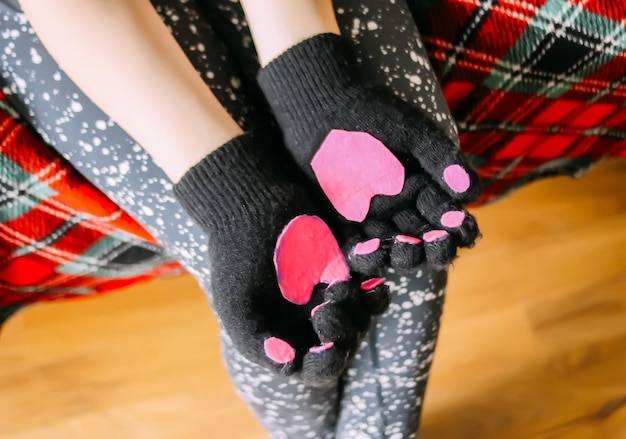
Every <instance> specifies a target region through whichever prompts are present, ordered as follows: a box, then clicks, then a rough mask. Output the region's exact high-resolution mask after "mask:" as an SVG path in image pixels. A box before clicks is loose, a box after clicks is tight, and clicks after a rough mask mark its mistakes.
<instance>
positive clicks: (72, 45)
mask: <svg viewBox="0 0 626 439" xmlns="http://www.w3.org/2000/svg"><path fill="white" fill-rule="evenodd" d="M20 2H21V5H22V7H23V9H24V12H25V13H26V15H27V17H28V19H29V20H30V22H31V24H32V26H33V28H34V29H35V31H36V32H37V35H38V36H39V38H40V39H41V40H42V42H43V44H44V45H45V46H46V48H47V49H48V51H49V52H50V53H51V55H52V56H53V57H54V58H55V60H56V61H57V62H58V63H59V65H60V66H61V68H62V69H63V70H64V71H65V72H66V73H67V74H68V75H69V76H70V77H71V78H72V80H73V81H74V82H75V83H76V84H77V85H78V86H79V87H80V88H81V89H82V90H83V91H84V93H85V94H87V96H89V98H90V99H92V100H93V101H94V102H95V103H96V105H98V106H99V107H100V108H101V109H102V110H103V111H104V112H105V113H107V114H108V115H109V116H110V117H111V118H112V119H113V120H115V121H116V122H117V123H118V124H119V125H120V126H121V127H122V128H124V129H125V130H126V131H127V132H128V133H129V134H130V135H131V136H132V137H133V138H134V139H135V140H136V141H137V142H138V143H139V144H141V145H142V146H143V147H144V148H145V149H146V150H147V151H148V152H149V153H150V154H151V155H152V157H153V158H154V160H155V162H156V163H157V164H158V165H159V166H160V167H161V168H162V169H163V170H164V171H165V173H166V174H167V175H168V176H169V177H170V178H171V179H172V180H173V181H174V182H177V181H178V180H179V179H180V177H181V176H182V175H183V174H184V172H185V171H186V170H187V169H189V168H190V167H191V166H193V165H195V164H196V163H197V162H199V161H200V160H201V159H202V158H203V157H204V156H205V155H207V154H208V153H210V152H211V151H213V150H215V149H216V148H218V147H219V146H220V145H222V144H223V143H225V142H226V141H228V140H230V139H232V138H233V137H235V136H236V135H238V134H240V133H241V130H240V128H239V126H238V125H237V124H236V123H235V122H234V121H233V120H232V118H231V117H230V116H229V114H228V113H227V112H226V110H225V109H224V108H223V107H222V106H221V105H220V103H219V102H218V101H217V99H216V98H215V96H214V95H213V94H212V92H211V91H210V89H209V88H208V87H207V86H206V84H205V83H204V82H203V81H202V79H201V78H200V76H199V75H198V73H197V72H196V71H195V70H194V68H193V66H192V65H191V63H190V62H189V61H188V60H187V58H186V56H185V54H184V53H183V51H182V50H181V48H180V47H179V46H178V44H177V43H176V40H175V39H174V38H173V37H172V36H171V34H170V32H169V30H168V29H167V27H166V26H165V25H164V24H163V22H162V21H161V19H160V17H159V16H158V14H157V13H156V11H155V10H154V8H153V7H152V5H151V4H150V2H149V1H148V0H54V1H50V0H20Z"/></svg>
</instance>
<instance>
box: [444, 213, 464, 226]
mask: <svg viewBox="0 0 626 439" xmlns="http://www.w3.org/2000/svg"><path fill="white" fill-rule="evenodd" d="M463 221H465V212H462V211H460V210H452V211H450V212H446V213H444V214H443V215H441V225H442V226H444V227H448V228H450V229H453V228H456V227H461V225H463Z"/></svg>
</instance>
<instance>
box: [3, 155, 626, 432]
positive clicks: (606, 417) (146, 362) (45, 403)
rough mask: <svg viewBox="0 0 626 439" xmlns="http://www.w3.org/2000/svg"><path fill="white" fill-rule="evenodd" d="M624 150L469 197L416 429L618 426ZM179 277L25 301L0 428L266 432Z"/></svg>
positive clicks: (625, 393) (623, 375)
mask: <svg viewBox="0 0 626 439" xmlns="http://www.w3.org/2000/svg"><path fill="white" fill-rule="evenodd" d="M625 177H626V161H621V162H612V163H608V164H605V165H603V166H601V167H599V168H598V169H596V170H594V171H593V172H592V173H590V174H589V175H588V176H586V177H585V178H584V179H582V180H580V181H572V180H569V179H555V180H552V181H549V182H541V183H538V184H535V185H532V186H531V187H529V188H527V189H525V190H523V191H521V192H519V193H517V194H515V195H514V196H511V197H509V198H507V199H506V200H504V201H502V202H500V203H498V204H495V205H493V206H489V207H487V208H483V209H479V210H477V211H476V212H475V213H476V215H477V217H478V218H479V220H480V224H481V228H482V230H483V233H484V235H485V237H484V238H483V240H482V241H481V242H480V243H479V245H478V246H477V247H476V248H475V249H474V250H472V251H469V252H466V253H463V255H462V257H461V258H460V259H459V260H458V262H457V263H456V266H455V267H454V269H453V270H452V273H451V276H450V288H449V293H448V303H447V308H446V312H445V315H444V322H443V329H442V333H441V337H440V341H439V346H438V351H437V355H436V357H435V362H434V369H433V373H432V378H431V381H430V385H429V389H428V394H427V397H426V401H425V411H424V419H423V428H422V437H423V438H425V439H457V438H459V439H466V438H470V439H482V438H499V439H509V438H541V439H560V438H563V439H564V438H568V439H587V438H610V439H617V438H622V439H623V438H626V178H625ZM266 437H267V436H266V435H265V434H264V433H263V431H262V430H261V428H260V427H259V426H258V425H257V423H256V422H255V420H254V419H253V417H252V415H251V414H250V413H249V412H248V411H247V409H246V408H245V406H244V405H243V403H241V402H240V401H239V400H238V398H237V396H236V395H235V393H234V392H233V389H232V388H231V386H230V384H229V382H228V380H227V378H226V375H225V373H224V371H223V369H222V366H221V363H220V359H219V354H218V345H217V341H216V326H215V323H214V321H213V319H212V316H211V314H210V311H209V309H208V308H207V306H206V304H205V301H204V298H203V296H202V293H201V292H200V290H199V289H198V288H197V287H196V285H195V283H194V281H193V280H192V279H190V278H189V277H183V278H178V279H173V280H168V281H162V282H155V283H150V284H146V285H142V286H140V287H136V288H131V289H129V290H127V291H124V292H121V293H118V294H113V295H110V296H108V297H104V298H101V299H97V300H87V301H81V302H75V303H62V304H55V305H48V306H41V307H37V308H33V309H31V310H28V311H26V312H23V313H22V314H20V315H18V316H17V317H16V318H14V319H13V320H11V321H10V322H9V324H8V326H7V327H6V328H5V331H4V333H3V334H2V340H1V343H0V438H2V439H30V438H37V439H39V438H45V439H49V438H50V439H53V438H62V439H66V438H80V439H83V438H87V439H92V438H94V439H95V438H107V439H108V438H116V439H127V438H151V439H164V438H176V439H186V438H190V439H191V438H193V439H197V438H229V439H230V438H234V439H238V438H245V439H252V438H266Z"/></svg>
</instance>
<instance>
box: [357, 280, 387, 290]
mask: <svg viewBox="0 0 626 439" xmlns="http://www.w3.org/2000/svg"><path fill="white" fill-rule="evenodd" d="M384 283H385V279H383V278H382V277H375V278H373V279H368V280H366V281H363V282H361V289H362V290H364V291H369V290H373V289H374V288H376V287H378V286H380V285H382V284H384Z"/></svg>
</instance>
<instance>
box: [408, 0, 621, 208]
mask: <svg viewBox="0 0 626 439" xmlns="http://www.w3.org/2000/svg"><path fill="white" fill-rule="evenodd" d="M409 4H410V5H411V8H412V11H413V14H414V16H415V19H416V20H417V21H418V24H419V27H420V31H421V33H422V38H423V41H424V44H425V45H426V48H427V50H428V54H429V56H430V58H431V62H432V63H433V66H434V68H435V72H436V73H437V75H438V78H439V80H440V83H441V86H442V88H443V91H444V95H445V97H446V100H447V102H448V104H449V106H450V109H451V111H452V114H453V117H454V119H455V121H456V123H457V125H458V128H459V134H460V141H461V148H462V149H463V150H464V151H465V152H466V153H467V154H468V155H469V156H470V158H471V159H472V161H473V163H474V164H475V165H476V167H477V169H478V171H479V174H480V176H481V178H482V179H483V181H484V184H485V193H484V194H483V197H482V199H481V200H480V201H479V202H482V203H484V202H487V201H490V200H493V199H494V198H496V197H497V196H499V195H502V194H504V193H506V192H509V191H510V190H512V189H514V188H517V187H519V186H521V185H523V184H525V183H527V182H529V181H532V180H535V179H537V178H541V177H545V176H550V175H559V174H570V175H577V174H579V173H581V172H582V171H584V170H586V169H588V168H589V166H590V165H591V164H592V163H593V162H596V161H598V160H600V159H602V158H604V157H626V142H625V139H626V106H625V102H626V101H625V98H626V77H625V76H624V75H625V73H626V27H625V24H626V3H624V2H621V1H603V0H587V1H585V0H569V1H567V0H484V1H479V0H434V1H433V0H427V1H424V0H409Z"/></svg>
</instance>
